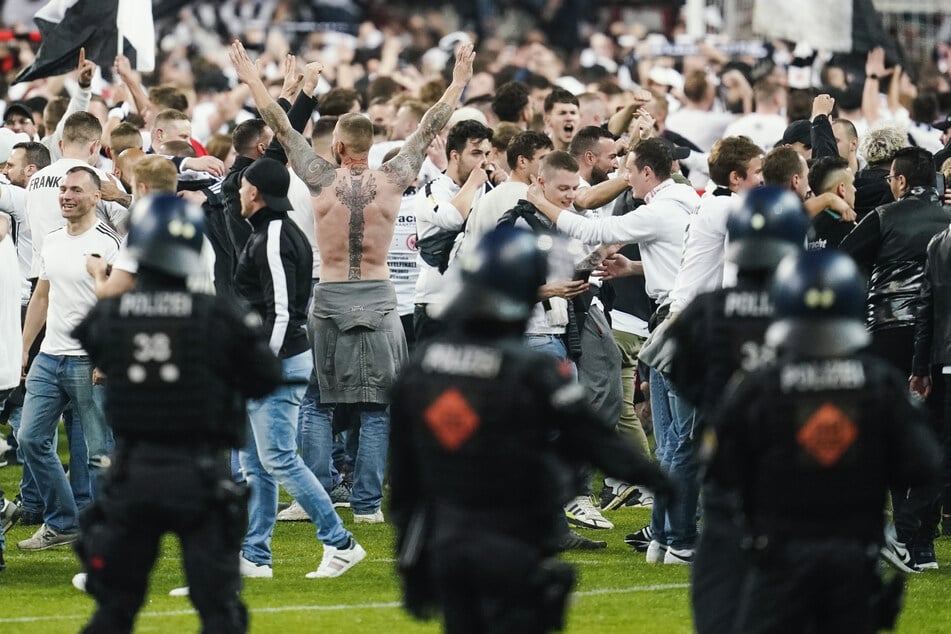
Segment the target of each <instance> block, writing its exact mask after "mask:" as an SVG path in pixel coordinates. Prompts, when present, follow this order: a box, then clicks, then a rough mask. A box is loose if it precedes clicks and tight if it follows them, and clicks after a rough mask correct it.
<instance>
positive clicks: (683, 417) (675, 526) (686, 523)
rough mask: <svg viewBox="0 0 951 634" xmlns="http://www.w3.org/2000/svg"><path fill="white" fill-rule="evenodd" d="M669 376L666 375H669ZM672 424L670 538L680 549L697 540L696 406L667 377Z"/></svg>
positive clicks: (669, 442)
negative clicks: (673, 493)
mask: <svg viewBox="0 0 951 634" xmlns="http://www.w3.org/2000/svg"><path fill="white" fill-rule="evenodd" d="M666 378H667V377H665V379H666ZM667 387H668V395H669V397H670V411H671V414H672V415H673V416H672V417H671V425H670V428H669V429H668V431H667V465H668V470H669V473H668V474H669V476H670V479H671V480H672V481H673V484H674V487H675V498H674V501H673V503H671V504H668V506H667V518H668V528H669V532H668V534H667V542H668V543H669V544H670V546H672V547H673V548H676V549H678V550H681V549H685V548H693V547H694V546H695V544H696V541H697V498H698V496H699V495H700V481H699V480H698V479H697V472H698V464H697V452H696V447H697V442H696V441H697V439H696V438H695V437H694V429H695V428H696V420H697V415H698V414H697V410H696V408H694V406H693V405H691V404H690V403H689V402H688V401H687V400H686V399H685V398H683V397H682V396H681V395H680V394H678V393H677V390H676V388H675V387H674V386H673V385H672V384H671V383H670V382H669V381H668V382H667Z"/></svg>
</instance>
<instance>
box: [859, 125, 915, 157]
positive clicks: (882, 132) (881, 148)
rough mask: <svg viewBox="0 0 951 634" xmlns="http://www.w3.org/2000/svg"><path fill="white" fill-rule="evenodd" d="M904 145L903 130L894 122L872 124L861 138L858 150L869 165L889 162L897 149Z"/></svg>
mask: <svg viewBox="0 0 951 634" xmlns="http://www.w3.org/2000/svg"><path fill="white" fill-rule="evenodd" d="M903 147H905V131H904V130H903V129H902V128H901V127H900V126H897V125H894V124H882V125H878V126H874V127H873V128H872V129H871V130H869V131H868V132H867V133H866V134H865V136H864V137H863V138H862V143H861V145H859V152H861V153H862V156H864V157H865V160H866V161H868V162H869V164H870V165H877V164H880V163H890V162H891V160H892V159H893V158H894V157H895V153H896V152H898V150H900V149H902V148H903Z"/></svg>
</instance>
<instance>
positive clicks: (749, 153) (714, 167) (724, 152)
mask: <svg viewBox="0 0 951 634" xmlns="http://www.w3.org/2000/svg"><path fill="white" fill-rule="evenodd" d="M762 154H763V148H761V147H760V146H758V145H756V144H755V143H753V142H752V141H750V140H749V139H748V138H747V137H745V136H728V137H724V138H722V139H719V140H718V141H717V142H716V143H714V144H713V147H712V148H711V149H710V157H709V158H708V159H707V165H708V166H709V167H710V179H711V180H713V182H714V183H716V184H717V185H720V186H721V187H726V186H728V185H729V184H730V173H731V172H736V173H737V174H739V175H740V177H741V178H746V164H747V163H749V162H750V161H751V160H752V159H754V158H756V157H757V156H761V155H762Z"/></svg>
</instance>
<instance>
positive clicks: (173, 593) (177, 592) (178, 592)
mask: <svg viewBox="0 0 951 634" xmlns="http://www.w3.org/2000/svg"><path fill="white" fill-rule="evenodd" d="M190 592H191V591H190V589H189V587H188V586H182V587H181V588H172V589H171V590H169V591H168V596H170V597H187V596H188V595H189V593H190Z"/></svg>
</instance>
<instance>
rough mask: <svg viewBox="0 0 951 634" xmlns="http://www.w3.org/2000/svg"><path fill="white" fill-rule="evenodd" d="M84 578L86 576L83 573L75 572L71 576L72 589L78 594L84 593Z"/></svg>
mask: <svg viewBox="0 0 951 634" xmlns="http://www.w3.org/2000/svg"><path fill="white" fill-rule="evenodd" d="M86 578H87V575H86V573H85V572H77V573H76V574H74V575H73V587H74V588H76V589H77V590H79V591H80V592H85V591H86Z"/></svg>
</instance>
